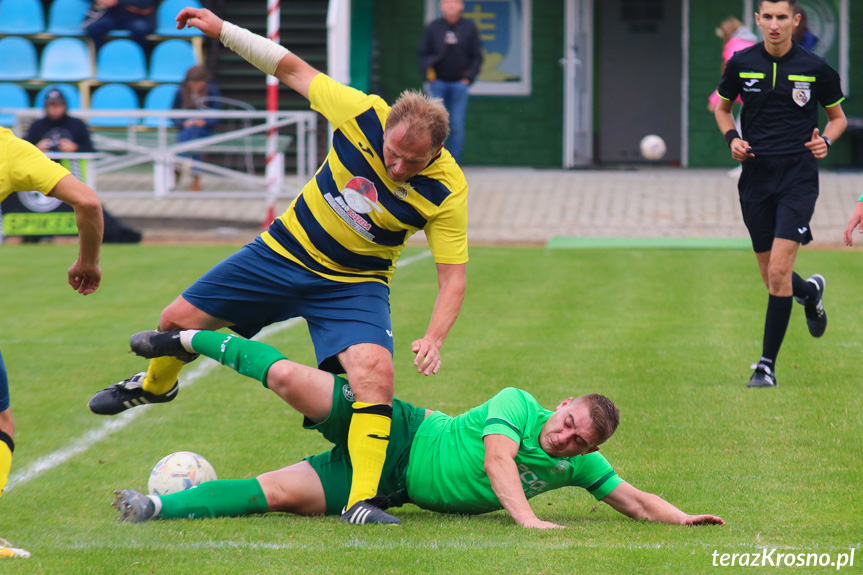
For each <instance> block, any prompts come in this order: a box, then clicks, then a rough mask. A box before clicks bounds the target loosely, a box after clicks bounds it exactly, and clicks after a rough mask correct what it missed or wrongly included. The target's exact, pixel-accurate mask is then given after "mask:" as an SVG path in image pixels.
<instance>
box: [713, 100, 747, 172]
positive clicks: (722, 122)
mask: <svg viewBox="0 0 863 575" xmlns="http://www.w3.org/2000/svg"><path fill="white" fill-rule="evenodd" d="M732 106H734V102H732V101H731V100H726V99H725V98H720V99H719V105H717V106H716V109H715V110H714V111H713V115H714V117H715V118H716V125H717V126H719V131H720V132H722V134H723V135H725V134H726V133H728V132H729V131H730V130H736V129H737V128H736V127H735V124H734V115H733V114H732V113H731V108H732ZM729 147H730V148H731V157H732V158H734V159H735V160H736V161H738V162H742V161H744V160H745V159H746V158H754V157H755V154H753V153H752V152H751V150H750V148H749V142H747V141H746V140H744V139H742V138H739V137H737V138H734V139H733V140H732V141H731V142H730V144H729Z"/></svg>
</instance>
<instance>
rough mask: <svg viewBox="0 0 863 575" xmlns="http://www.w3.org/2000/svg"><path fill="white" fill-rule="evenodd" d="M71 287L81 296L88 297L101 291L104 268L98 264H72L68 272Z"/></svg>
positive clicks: (78, 262)
mask: <svg viewBox="0 0 863 575" xmlns="http://www.w3.org/2000/svg"><path fill="white" fill-rule="evenodd" d="M68 276H69V285H70V286H72V289H74V290H77V292H78V293H79V294H81V295H88V294H91V293H93V292H94V291H96V290H97V289H99V284H100V283H102V268H100V267H99V265H98V264H89V265H88V264H82V263H81V262H80V261H77V262H75V263H74V264H72V267H70V268H69V271H68Z"/></svg>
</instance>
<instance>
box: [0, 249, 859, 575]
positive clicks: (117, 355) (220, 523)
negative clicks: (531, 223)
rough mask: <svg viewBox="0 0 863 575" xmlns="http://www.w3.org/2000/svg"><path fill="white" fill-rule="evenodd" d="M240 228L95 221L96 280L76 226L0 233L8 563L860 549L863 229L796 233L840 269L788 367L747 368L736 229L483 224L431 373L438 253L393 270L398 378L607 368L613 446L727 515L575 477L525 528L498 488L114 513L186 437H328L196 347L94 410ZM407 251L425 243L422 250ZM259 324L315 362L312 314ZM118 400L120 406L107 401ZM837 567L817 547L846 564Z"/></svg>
mask: <svg viewBox="0 0 863 575" xmlns="http://www.w3.org/2000/svg"><path fill="white" fill-rule="evenodd" d="M235 250H236V248H235V247H233V246H207V247H203V246H182V247H169V246H106V249H105V253H104V256H103V259H104V272H105V277H104V282H103V285H102V288H101V290H100V291H99V292H97V293H96V294H94V295H91V296H88V297H84V298H82V297H80V296H78V295H76V294H74V293H73V292H72V290H71V289H69V288H68V286H66V285H65V270H66V268H67V267H68V266H69V265H70V264H71V263H72V261H73V259H74V257H75V254H76V248H75V247H74V246H48V245H32V246H31V245H20V246H0V285H2V296H0V297H2V302H3V311H2V314H0V349H2V352H3V356H4V358H5V360H6V365H7V368H8V371H9V375H10V380H11V390H12V401H13V410H14V413H15V416H16V421H17V425H18V431H17V435H16V438H15V440H16V445H17V448H16V451H15V461H14V466H13V476H12V487H11V489H9V490H8V491H7V493H6V494H5V495H4V496H3V498H2V500H0V536H3V537H6V538H7V539H10V540H11V541H13V542H14V543H15V544H17V545H19V546H21V547H24V548H26V549H28V550H30V551H31V552H32V553H33V557H32V558H30V559H27V560H14V561H5V562H4V563H3V564H2V570H3V572H4V573H50V574H55V573H120V572H123V573H172V574H179V573H353V572H374V573H437V572H451V573H513V572H517V573H543V572H545V573H548V572H557V571H560V570H566V571H570V570H578V571H581V572H601V571H604V572H609V573H623V572H646V573H657V572H673V573H684V572H686V573H701V572H704V571H707V570H709V569H711V568H712V567H713V561H714V558H713V553H714V551H718V552H719V554H722V553H756V552H761V551H762V549H774V548H775V549H777V552H779V553H786V552H787V553H818V554H821V553H828V554H831V555H832V556H836V555H837V554H838V553H843V552H849V551H850V548H854V549H855V550H856V557H855V565H854V566H853V568H852V567H850V566H849V567H846V568H845V570H847V571H851V572H855V571H857V572H859V571H860V569H861V564H863V550H861V545H863V538H861V533H863V521H861V518H860V517H861V511H863V495H861V491H860V484H861V475H863V448H861V443H860V439H859V438H860V430H861V419H863V410H861V399H860V397H861V394H860V380H861V378H860V373H859V366H860V358H861V352H863V345H861V341H863V340H861V338H863V336H861V324H860V320H859V310H860V309H861V308H863V291H861V289H860V287H859V286H860V285H861V283H863V267H861V265H860V260H861V257H863V256H861V254H860V253H859V252H851V251H848V252H818V251H809V250H807V251H804V252H803V253H801V254H800V257H799V259H798V266H797V269H798V270H799V271H800V273H801V274H802V275H804V277H805V276H807V275H809V274H810V273H814V272H819V273H822V274H823V275H824V276H825V277H826V278H827V282H828V284H827V292H826V297H825V307H826V309H827V312H828V316H829V320H830V324H829V327H828V329H827V333H826V334H825V336H824V337H823V338H821V339H818V340H814V339H812V338H811V337H810V336H809V334H808V332H807V330H806V326H805V319H804V316H803V312H802V308H801V307H800V306H798V305H796V304H795V308H794V312H793V315H792V318H791V325H790V327H789V330H788V335H787V336H786V341H785V345H784V346H783V349H782V353H781V354H780V356H779V363H778V370H777V376H778V379H779V387H778V388H777V389H767V390H750V389H746V387H745V383H746V381H747V380H748V377H749V375H750V370H749V365H750V364H751V363H753V362H754V361H755V360H756V359H757V358H758V356H759V354H760V349H761V342H760V339H761V331H762V326H763V320H764V317H763V314H764V308H765V305H766V301H767V295H766V291H765V290H764V288H763V286H762V285H761V284H760V280H759V279H758V273H757V269H756V265H755V259H754V257H753V255H752V254H751V252H749V251H747V250H726V251H723V250H716V251H692V250H638V249H634V250H590V249H588V250H573V251H569V250H546V249H539V248H537V249H528V248H511V249H510V248H473V249H472V251H471V263H470V264H469V266H468V293H467V297H466V300H465V306H464V309H463V312H462V314H461V317H460V319H459V321H458V322H457V324H456V326H455V328H454V329H453V331H452V333H451V334H450V337H449V339H448V340H447V343H446V346H445V349H444V364H443V367H442V369H441V372H440V373H439V374H438V375H437V376H434V377H431V378H426V377H423V376H420V375H417V374H416V373H414V370H413V367H412V364H411V360H412V358H411V354H410V342H411V341H412V340H413V339H415V338H416V337H418V336H420V335H421V334H422V333H423V331H424V330H425V326H426V323H427V321H428V316H429V312H430V310H431V306H432V302H433V299H434V296H435V293H436V281H435V274H434V266H433V264H432V262H431V260H430V259H424V260H420V261H417V262H415V263H413V264H411V265H409V266H406V267H405V268H404V269H401V270H399V272H398V273H397V274H396V279H395V282H394V285H393V293H392V315H393V321H394V332H395V341H396V394H397V395H398V396H399V397H400V398H402V399H405V400H408V401H411V402H413V403H415V404H417V405H422V406H424V407H431V408H437V409H441V410H443V411H445V412H448V413H451V414H457V413H460V412H462V411H464V410H466V409H468V408H470V407H472V406H474V405H477V404H479V403H480V402H482V401H485V400H486V399H488V398H489V397H490V396H491V395H493V394H494V393H495V392H496V391H498V390H499V389H501V388H503V387H506V386H517V387H522V388H524V389H527V390H529V391H531V392H532V393H533V394H534V395H535V396H536V397H537V399H539V400H540V401H541V402H542V403H543V404H544V405H546V406H547V407H549V408H554V406H555V405H557V403H558V402H559V401H560V400H561V399H564V398H566V397H569V396H570V395H577V394H582V393H590V392H599V393H603V394H605V395H608V396H609V397H611V398H612V399H613V400H614V401H615V402H616V403H617V404H618V405H619V406H620V408H621V411H622V422H621V427H620V429H619V430H618V432H617V434H616V435H615V437H614V438H612V439H611V441H610V442H609V443H608V444H606V445H604V446H603V448H602V451H603V453H605V455H606V457H607V458H608V459H609V461H610V462H611V463H612V465H613V466H614V467H615V469H616V470H617V472H618V473H619V474H620V475H621V476H622V477H623V478H625V479H626V480H628V481H630V482H631V483H632V484H633V485H635V486H636V487H639V488H641V489H644V490H646V491H651V492H654V493H657V494H659V495H661V496H662V497H664V498H666V499H668V500H669V501H671V502H672V503H674V504H675V505H677V506H678V507H680V508H681V509H683V510H685V511H687V512H690V513H714V514H717V515H720V516H722V517H723V518H724V519H725V520H726V521H727V522H728V525H727V526H725V527H699V528H683V527H676V526H666V525H657V524H648V523H640V522H635V521H632V520H629V519H627V518H625V517H623V516H622V515H619V514H617V513H616V512H615V511H614V510H613V509H611V508H610V507H608V506H606V505H604V504H601V503H599V504H598V503H596V502H595V501H594V500H593V498H592V497H590V496H589V495H588V494H587V493H586V492H584V491H581V490H578V489H572V490H560V491H556V492H553V493H551V494H546V495H544V496H540V497H538V498H535V499H533V500H531V501H532V504H533V506H534V509H535V510H536V512H537V514H538V515H539V516H540V517H542V518H544V519H547V520H549V521H554V522H556V523H560V524H563V525H566V526H567V528H566V529H565V530H562V531H544V532H541V531H532V530H526V529H522V528H520V527H518V526H517V525H515V524H514V523H513V521H512V520H511V519H510V518H509V517H508V516H507V515H506V514H505V513H503V512H498V513H492V514H488V515H484V516H477V517H461V516H448V515H439V514H434V513H430V512H426V511H422V510H420V509H418V508H416V507H413V506H406V507H405V508H402V509H401V510H397V514H398V515H399V516H400V517H401V518H402V520H403V522H404V525H403V526H402V527H401V528H387V527H370V528H357V527H354V526H349V525H342V524H340V523H339V522H338V521H337V520H336V519H335V518H300V517H293V516H288V515H279V514H275V515H268V516H257V517H247V518H229V519H217V520H181V521H156V522H151V523H145V524H140V525H132V524H118V523H117V522H116V514H115V512H114V510H113V509H112V508H111V507H110V506H109V502H110V501H111V500H112V499H113V495H112V493H113V490H114V489H117V488H125V487H130V488H136V489H139V490H144V489H145V488H146V483H147V475H148V473H149V470H150V468H151V467H152V466H153V464H155V463H156V461H158V460H159V459H160V458H161V457H162V456H164V455H165V454H167V453H170V452H172V451H179V450H191V451H196V452H198V453H201V454H202V455H204V456H205V457H206V458H207V459H208V460H209V461H210V462H211V463H212V464H213V465H214V467H215V469H216V471H217V473H218V474H219V477H221V478H246V477H251V476H254V475H256V474H258V473H261V472H263V471H267V470H270V469H275V468H277V467H280V466H283V465H287V464H290V463H293V462H295V461H297V460H299V459H301V458H302V457H304V456H306V455H310V454H312V453H317V452H319V451H321V450H323V449H325V448H326V444H325V442H324V441H323V440H322V439H321V438H320V437H319V436H317V435H316V434H314V433H310V432H304V431H302V430H301V429H300V417H299V416H298V415H297V414H295V413H293V412H291V410H290V408H288V407H287V406H286V405H285V404H283V403H281V401H280V400H279V399H278V398H277V397H276V396H275V395H273V394H272V393H270V392H268V391H267V390H265V389H263V388H262V387H261V386H260V384H258V383H256V382H254V381H252V380H249V379H245V378H243V377H241V376H239V375H238V374H236V373H234V372H233V371H230V370H228V369H226V368H221V367H218V368H216V367H215V366H213V365H210V366H207V364H206V363H205V362H203V361H199V362H196V365H195V366H193V367H190V368H189V369H187V371H186V372H184V373H185V377H186V378H187V379H188V380H190V381H193V382H194V384H193V385H187V384H188V381H184V388H183V389H181V392H180V395H179V397H178V398H177V400H175V401H174V402H173V403H171V404H170V405H164V406H154V407H150V408H143V409H142V408H138V409H137V410H132V411H130V412H129V414H135V415H134V416H132V415H130V416H128V418H126V417H124V416H120V417H118V418H101V417H98V416H95V415H92V414H91V413H90V412H89V411H88V410H87V407H86V405H87V400H88V399H89V397H90V396H91V395H92V393H93V392H95V391H97V390H99V389H101V388H103V387H105V386H107V385H108V384H110V383H113V382H115V381H119V380H120V379H123V378H125V377H128V376H129V375H131V374H133V373H135V372H137V371H141V370H143V369H145V367H146V363H145V362H144V361H143V360H141V359H140V358H136V357H135V356H133V355H131V354H129V353H127V339H128V336H129V335H130V334H132V333H134V332H136V331H139V330H142V329H151V328H153V327H155V325H156V323H157V321H158V316H159V312H160V310H161V309H162V308H163V307H164V306H165V305H167V304H168V303H170V302H171V301H172V300H173V298H174V297H176V296H177V295H178V294H179V293H180V292H181V291H182V289H183V288H185V287H186V286H187V285H188V284H190V283H191V282H192V281H194V280H195V279H196V278H197V277H198V276H199V275H200V274H201V273H203V272H204V271H206V270H207V269H209V268H210V267H211V266H212V265H213V264H215V263H216V262H218V261H219V260H221V259H222V258H223V257H225V256H227V255H229V254H230V253H232V252H233V251H235ZM418 251H419V250H412V251H411V253H413V254H415V253H418ZM265 341H267V342H268V343H271V344H273V345H275V346H276V347H278V348H279V349H280V350H282V351H283V352H284V353H286V354H287V355H289V356H290V357H292V358H294V359H296V360H299V361H303V362H308V363H311V362H313V361H314V360H313V353H312V347H311V344H310V342H309V339H308V333H307V331H306V329H305V326H304V324H302V323H300V324H299V325H295V326H291V327H287V328H285V329H283V330H281V331H278V332H277V333H273V334H271V335H269V336H268V337H267V338H266V339H265ZM108 422H111V423H112V425H111V426H106V423H108ZM835 569H836V567H829V566H828V567H821V568H810V569H804V571H806V572H812V571H814V570H817V571H824V570H835Z"/></svg>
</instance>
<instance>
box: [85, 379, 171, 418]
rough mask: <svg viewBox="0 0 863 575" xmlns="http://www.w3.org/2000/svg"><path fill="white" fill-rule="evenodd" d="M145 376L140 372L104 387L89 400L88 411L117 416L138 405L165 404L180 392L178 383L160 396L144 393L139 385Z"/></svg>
mask: <svg viewBox="0 0 863 575" xmlns="http://www.w3.org/2000/svg"><path fill="white" fill-rule="evenodd" d="M146 375H147V372H144V371H142V372H141V373H136V374H135V375H133V376H132V377H130V378H129V379H127V380H125V381H121V382H120V383H115V384H114V385H112V386H110V387H106V388H105V389H103V390H102V391H100V392H99V393H97V394H96V395H94V396H93V397H91V398H90V403H89V404H88V406H89V407H90V411H92V412H93V413H95V414H97V415H117V414H118V413H122V412H124V411H126V410H127V409H131V408H133V407H137V406H139V405H145V404H147V403H167V402H169V401H172V400H173V399H174V398H175V397H177V392H178V391H179V390H180V385H179V383H174V387H172V388H171V389H170V391H168V392H167V393H164V394H162V395H156V394H155V393H150V392H149V391H144V388H143V387H141V384H142V382H143V381H144V377H145V376H146Z"/></svg>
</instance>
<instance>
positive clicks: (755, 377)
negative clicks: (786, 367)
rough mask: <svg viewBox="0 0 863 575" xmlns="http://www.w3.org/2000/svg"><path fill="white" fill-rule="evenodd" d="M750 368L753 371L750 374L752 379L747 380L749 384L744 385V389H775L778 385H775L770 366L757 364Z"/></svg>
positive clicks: (774, 377)
mask: <svg viewBox="0 0 863 575" xmlns="http://www.w3.org/2000/svg"><path fill="white" fill-rule="evenodd" d="M750 367H751V368H752V369H754V370H755V371H754V372H753V373H752V377H750V378H749V383H747V384H746V387H776V386H777V385H779V384H778V383H776V375H775V374H774V373H773V370H772V369H770V366H767V365H764V364H763V363H759V364H756V365H752V366H750Z"/></svg>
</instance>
